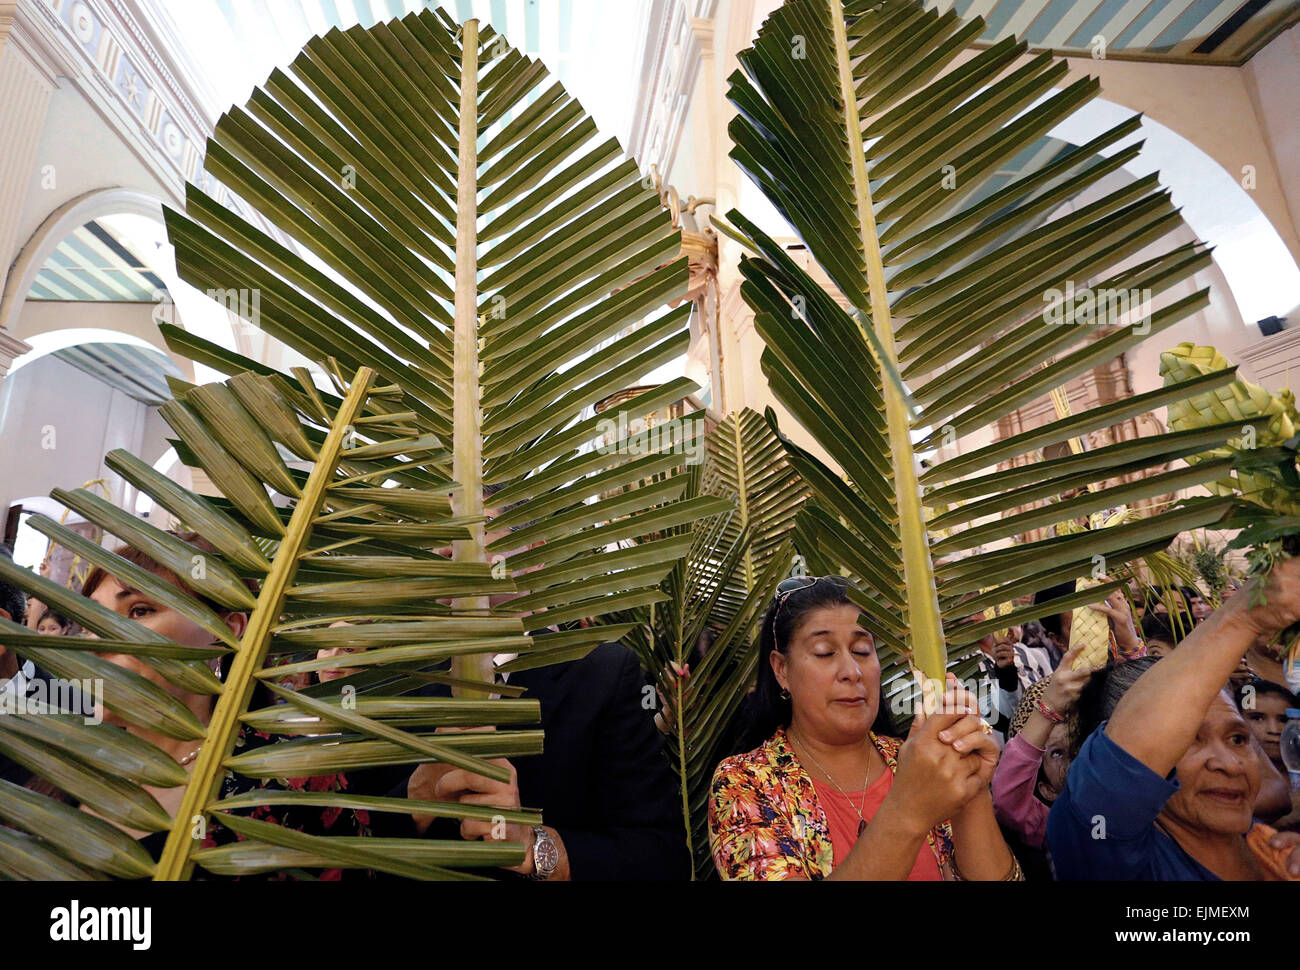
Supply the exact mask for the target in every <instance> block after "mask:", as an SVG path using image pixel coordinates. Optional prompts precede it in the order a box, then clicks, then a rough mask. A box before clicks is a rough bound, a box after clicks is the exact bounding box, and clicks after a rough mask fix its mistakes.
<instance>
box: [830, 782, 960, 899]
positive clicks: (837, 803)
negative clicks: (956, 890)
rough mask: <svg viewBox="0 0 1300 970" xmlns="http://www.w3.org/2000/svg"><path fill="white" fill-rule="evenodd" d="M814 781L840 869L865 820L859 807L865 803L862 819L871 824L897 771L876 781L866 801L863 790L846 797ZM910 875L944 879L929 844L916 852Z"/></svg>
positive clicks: (928, 878)
mask: <svg viewBox="0 0 1300 970" xmlns="http://www.w3.org/2000/svg"><path fill="white" fill-rule="evenodd" d="M812 783H813V788H815V789H816V790H817V801H818V802H820V803H821V806H822V810H823V811H824V812H825V813H826V822H827V825H828V826H829V827H830V830H831V845H832V846H833V847H834V850H835V861H834V863H832V865H833V866H834V867H835V868H836V869H838V868H839V867H840V865H841V864H842V863H843V862H844V860H845V859H847V858H848V855H849V850H851V849H852V848H853V846H854V844H855V843H856V842H857V841H858V825H859V823H860V822H861V820H862V819H859V818H858V806H862V818H864V819H866V820H867V823H868V824H870V822H871V820H872V818H874V817H875V814H876V812H877V811H879V809H880V805H881V803H882V802H883V801H884V800H885V796H886V795H888V794H889V789H890V788H892V787H893V786H894V773H893V772H892V771H886V772H884V773H882V774H881V776H880V777H879V778H877V779H876V780H875V781H873V782H872V783H871V785H870V787H868V788H867V789H866V796H865V797H866V800H865V802H864V801H863V791H862V789H859V790H858V791H851V792H848V793H847V797H846V795H845V794H841V792H840V790H839V789H838V788H835V787H834V786H832V785H828V784H824V783H822V782H820V781H818V780H817V779H816V778H814V779H813V780H812ZM907 878H908V879H909V880H911V881H918V882H919V881H930V882H938V881H939V880H941V879H943V875H942V873H940V872H939V862H938V860H937V859H935V857H934V852H932V851H931V850H930V846H929V845H926V844H922V846H921V848H920V851H918V852H917V854H916V863H915V864H914V865H913V866H912V871H911V873H910V874H909V875H908V877H907Z"/></svg>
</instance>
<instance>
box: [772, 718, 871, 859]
mask: <svg viewBox="0 0 1300 970" xmlns="http://www.w3.org/2000/svg"><path fill="white" fill-rule="evenodd" d="M791 733H793V732H791ZM798 740H799V744H800V746H801V747H802V748H803V749H804V750H805V751H807V752H808V757H809V758H811V759H812V763H813V764H815V765H816V766H817V770H818V771H820V772H821V773H822V774H823V775H825V776H826V777H827V779H829V780H830V783H831V784H832V785H834V786H835V790H836V791H837V792H839V793H840V794H841V795H843V796H844V800H845V801H846V802H848V803H849V808H852V809H853V810H854V811H855V812H857V813H858V838H862V833H863V832H865V831H866V830H867V820H866V819H865V818H864V817H863V816H862V812H863V810H864V809H865V808H866V807H867V789H868V788H869V787H870V782H871V757H870V755H868V756H867V777H866V779H864V780H863V782H862V804H861V805H860V806H859V807H857V808H854V807H853V799H851V798H849V795H848V792H846V791H845V790H844V789H843V788H841V787H840V785H839V782H837V781H836V780H835V779H834V778H832V777H831V773H830V772H829V771H827V770H826V769H825V768H823V767H822V764H821V762H820V761H818V760H817V757H816V755H814V754H813V753H812V749H811V748H810V747H808V745H807V744H805V743H804V741H803V739H802V738H800V739H798Z"/></svg>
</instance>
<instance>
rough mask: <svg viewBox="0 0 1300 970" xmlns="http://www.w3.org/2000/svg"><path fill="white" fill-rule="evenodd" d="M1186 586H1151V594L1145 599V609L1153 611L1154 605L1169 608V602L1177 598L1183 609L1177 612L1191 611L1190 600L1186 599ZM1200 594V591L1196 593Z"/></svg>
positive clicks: (1176, 600)
mask: <svg viewBox="0 0 1300 970" xmlns="http://www.w3.org/2000/svg"><path fill="white" fill-rule="evenodd" d="M1188 591H1189V587H1187V586H1152V587H1151V595H1150V596H1149V597H1148V599H1147V609H1148V610H1152V611H1154V610H1155V608H1156V606H1163V607H1164V608H1165V609H1167V610H1168V609H1169V608H1170V603H1171V602H1173V603H1177V602H1178V600H1179V599H1181V600H1182V601H1183V609H1182V610H1180V611H1179V612H1182V613H1191V612H1192V601H1191V600H1190V599H1188V597H1187V593H1188ZM1196 595H1197V596H1200V595H1201V594H1200V593H1197V594H1196Z"/></svg>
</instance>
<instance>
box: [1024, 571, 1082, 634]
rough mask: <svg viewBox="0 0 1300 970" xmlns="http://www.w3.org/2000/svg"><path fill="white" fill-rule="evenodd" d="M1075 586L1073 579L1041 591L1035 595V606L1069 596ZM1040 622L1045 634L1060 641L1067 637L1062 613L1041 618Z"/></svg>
mask: <svg viewBox="0 0 1300 970" xmlns="http://www.w3.org/2000/svg"><path fill="white" fill-rule="evenodd" d="M1075 584H1076V581H1075V580H1073V579H1071V580H1069V581H1068V582H1064V583H1060V584H1058V585H1056V586H1049V587H1048V588H1047V589H1040V590H1039V591H1038V592H1037V593H1035V594H1034V605H1035V606H1040V605H1042V604H1043V603H1049V602H1051V601H1052V600H1055V599H1060V598H1061V597H1062V596H1069V595H1070V594H1071V593H1073V592H1074V591H1075ZM1038 622H1039V623H1041V624H1042V625H1043V632H1044V633H1047V634H1048V635H1049V636H1054V637H1056V638H1057V639H1058V640H1060V639H1062V638H1064V637H1065V627H1064V626H1062V625H1061V614H1060V613H1049V614H1048V615H1047V616H1044V617H1041V618H1040V619H1039V621H1038Z"/></svg>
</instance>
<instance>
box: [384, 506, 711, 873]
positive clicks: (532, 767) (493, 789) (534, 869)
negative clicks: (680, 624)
mask: <svg viewBox="0 0 1300 970" xmlns="http://www.w3.org/2000/svg"><path fill="white" fill-rule="evenodd" d="M495 491H496V489H494V488H491V487H489V488H488V489H485V498H486V497H490V496H491V495H492V494H493V493H494V492H495ZM508 509H509V507H507V509H503V510H501V511H508ZM499 514H500V512H498V511H495V510H491V511H489V515H490V516H492V517H493V518H496V517H497V515H499ZM516 528H518V527H516ZM511 531H514V529H509V530H500V531H497V532H495V533H490V534H489V535H488V537H487V539H488V541H489V542H492V541H495V540H496V539H498V538H500V537H503V536H505V535H508V534H509V532H511ZM446 551H447V552H448V553H450V550H446ZM512 598H513V596H510V595H505V596H494V597H493V598H492V605H493V606H494V607H496V606H501V605H503V604H504V603H505V602H508V601H509V600H510V599H512ZM533 632H538V631H533ZM509 659H511V658H510V657H508V656H499V657H497V658H496V662H497V666H501V664H503V663H505V662H507V661H508V660H509ZM497 676H498V678H500V679H502V680H504V681H506V682H507V683H509V684H510V685H511V686H512V687H523V688H525V689H526V693H525V694H524V696H525V697H530V698H536V699H537V700H538V701H539V702H540V703H541V719H542V730H543V732H544V733H545V743H544V747H543V753H542V754H540V755H537V756H534V757H529V758H521V759H519V760H518V762H517V763H511V762H509V761H507V760H506V759H504V758H502V759H498V760H497V763H499V764H502V765H506V766H508V767H509V769H510V780H509V781H508V782H504V783H503V782H495V781H493V780H491V779H489V778H485V777H483V776H482V775H476V774H473V773H471V772H468V771H464V770H462V769H458V768H456V769H452V768H449V767H448V766H447V765H440V764H426V765H421V766H420V767H419V768H417V769H416V770H415V771H414V772H413V773H412V774H411V776H410V778H409V780H408V783H407V796H408V797H410V798H418V799H425V800H431V801H459V802H461V803H463V804H468V805H496V806H502V807H513V808H518V807H520V806H521V805H522V806H526V807H528V808H530V809H540V810H541V812H542V821H543V824H542V825H540V826H537V827H535V828H530V827H528V826H524V825H513V824H512V825H500V824H498V825H493V824H492V823H490V822H482V821H476V820H470V819H467V820H465V821H463V822H461V823H460V828H459V831H460V836H461V837H462V838H465V839H493V840H498V841H509V842H523V843H524V844H525V845H526V846H528V855H527V857H526V858H525V860H524V863H523V865H522V866H519V867H517V868H516V869H515V870H514V871H515V872H518V873H519V874H520V875H523V876H526V877H528V878H530V879H536V880H539V881H549V880H555V881H561V880H569V879H574V880H595V879H637V880H643V879H688V878H690V872H691V860H690V854H689V853H688V852H687V850H686V833H685V826H684V822H683V819H682V809H681V797H680V788H679V786H678V783H677V778H676V776H675V775H674V774H673V771H672V769H671V767H670V765H669V762H668V757H667V754H666V752H665V750H664V743H665V742H664V737H663V735H662V734H661V733H660V732H659V730H658V729H657V728H656V727H655V723H654V707H653V705H647V704H646V703H645V701H646V698H647V697H648V698H651V699H653V698H654V691H653V688H652V687H651V686H649V685H650V683H651V682H650V681H649V679H648V678H647V677H646V676H645V674H644V673H643V672H642V670H641V665H640V664H639V663H638V662H637V659H636V656H635V655H634V654H633V653H632V651H631V650H629V649H628V648H627V647H624V646H622V645H620V644H617V643H602V644H600V645H599V646H597V647H596V648H594V649H593V650H592V651H591V652H590V653H588V654H587V655H586V656H584V657H582V658H580V659H578V660H571V661H569V662H567V663H560V664H552V665H550V666H547V667H535V668H532V669H527V670H521V671H518V672H516V673H512V674H501V673H498V674H497ZM437 692H438V693H446V692H447V688H446V687H442V686H439V688H438V690H437ZM430 693H432V691H430ZM417 828H418V829H419V830H420V831H422V832H423V831H429V832H430V834H433V833H435V832H436V833H437V834H438V835H439V836H440V837H452V838H454V837H455V836H454V835H453V834H450V833H448V832H447V831H446V825H445V824H438V823H433V820H432V819H427V818H426V819H424V820H423V821H420V822H417ZM440 830H441V831H440ZM502 830H504V831H502Z"/></svg>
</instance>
